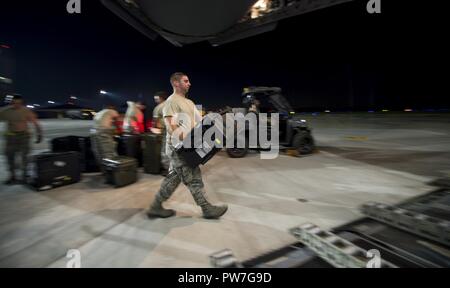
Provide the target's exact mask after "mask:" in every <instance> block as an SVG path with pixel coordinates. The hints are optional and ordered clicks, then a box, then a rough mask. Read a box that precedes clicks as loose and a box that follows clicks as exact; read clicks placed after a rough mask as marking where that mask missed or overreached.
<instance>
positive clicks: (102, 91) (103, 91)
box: [100, 90, 108, 94]
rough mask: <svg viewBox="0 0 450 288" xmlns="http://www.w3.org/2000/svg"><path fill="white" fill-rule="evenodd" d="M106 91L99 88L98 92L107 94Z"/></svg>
mask: <svg viewBox="0 0 450 288" xmlns="http://www.w3.org/2000/svg"><path fill="white" fill-rule="evenodd" d="M107 93H108V92H106V91H105V90H100V94H107Z"/></svg>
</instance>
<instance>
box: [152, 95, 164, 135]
mask: <svg viewBox="0 0 450 288" xmlns="http://www.w3.org/2000/svg"><path fill="white" fill-rule="evenodd" d="M164 104H166V101H164V102H162V103H159V104H158V105H156V107H155V109H153V119H155V120H156V121H158V122H159V125H160V127H161V129H165V127H166V126H165V124H164V114H163V108H164ZM155 127H157V126H156V124H155Z"/></svg>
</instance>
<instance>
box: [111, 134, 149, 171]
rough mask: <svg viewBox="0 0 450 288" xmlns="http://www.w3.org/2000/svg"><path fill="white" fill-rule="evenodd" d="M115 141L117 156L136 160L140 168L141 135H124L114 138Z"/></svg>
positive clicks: (141, 162)
mask: <svg viewBox="0 0 450 288" xmlns="http://www.w3.org/2000/svg"><path fill="white" fill-rule="evenodd" d="M115 139H116V141H117V154H119V155H120V156H128V157H131V158H134V159H136V160H137V162H138V165H139V167H142V164H143V161H142V160H143V159H142V146H141V135H135V134H124V135H121V136H116V137H115Z"/></svg>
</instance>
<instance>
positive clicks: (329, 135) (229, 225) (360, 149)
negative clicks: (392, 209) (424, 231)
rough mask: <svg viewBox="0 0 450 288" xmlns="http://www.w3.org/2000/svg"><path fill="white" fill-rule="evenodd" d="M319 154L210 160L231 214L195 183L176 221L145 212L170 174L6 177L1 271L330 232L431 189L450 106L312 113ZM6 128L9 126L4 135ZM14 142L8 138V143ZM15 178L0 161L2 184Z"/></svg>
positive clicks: (160, 255)
mask: <svg viewBox="0 0 450 288" xmlns="http://www.w3.org/2000/svg"><path fill="white" fill-rule="evenodd" d="M304 118H305V119H306V120H307V121H309V123H310V126H311V127H312V128H313V135H314V137H315V139H316V142H317V146H318V152H317V153H315V154H312V155H310V156H305V157H292V156H287V155H285V154H283V153H281V154H280V156H279V157H278V158H276V159H273V160H261V159H260V157H259V156H260V155H259V153H258V152H251V153H249V155H248V156H247V157H245V158H241V159H231V158H229V157H228V156H227V155H226V153H225V152H220V153H219V154H218V155H216V156H215V157H214V158H213V159H212V160H211V161H210V162H208V163H207V165H205V166H203V167H202V168H201V169H202V172H203V179H204V182H205V189H206V191H207V195H208V197H209V199H210V200H211V201H212V202H213V203H226V204H228V205H229V211H228V212H227V213H226V214H225V215H224V216H223V217H222V218H221V219H220V220H205V219H203V218H201V210H200V208H199V207H197V206H196V205H195V203H194V201H193V199H192V196H191V195H190V193H189V191H188V190H187V189H186V187H184V186H182V185H180V187H179V188H178V190H177V191H176V192H175V194H174V195H173V197H172V198H171V199H170V200H169V201H168V202H167V203H166V204H165V206H166V207H167V208H172V209H175V210H176V211H177V215H176V217H172V218H169V219H152V220H150V219H147V217H146V216H145V210H146V209H147V207H148V205H149V203H150V202H151V201H152V200H153V197H154V196H155V193H156V192H157V191H158V189H159V186H160V184H161V181H162V179H163V177H162V176H158V175H149V174H144V173H140V175H139V181H138V182H137V183H135V184H133V185H130V186H127V187H123V188H119V189H114V188H111V187H110V186H108V185H106V184H103V179H102V177H101V175H100V174H99V173H91V174H84V175H83V179H82V181H81V182H79V183H76V184H73V185H70V186H65V187H60V188H57V189H53V190H48V191H44V192H36V191H32V190H30V189H29V188H27V187H24V186H20V185H14V186H5V185H3V184H0V185H1V186H0V267H61V268H62V267H66V264H67V263H68V261H69V260H70V259H69V258H67V257H66V256H67V252H68V250H70V249H78V250H79V251H80V253H81V266H82V267H210V264H209V258H208V256H209V255H210V254H211V253H214V252H217V251H219V250H222V249H224V248H229V249H232V250H233V252H234V254H235V256H236V258H238V259H239V260H246V259H248V258H251V257H254V256H257V255H260V254H262V253H266V252H268V251H270V250H272V249H276V248H279V247H282V246H283V245H287V244H289V243H292V242H295V238H294V237H293V236H291V235H290V234H289V232H288V229H289V228H292V227H294V226H297V225H300V224H302V223H305V222H312V223H315V224H317V225H319V226H320V227H322V228H325V229H330V228H333V227H335V226H338V225H341V224H344V223H347V222H349V221H352V220H355V219H357V218H359V217H361V216H362V215H361V214H360V212H359V211H358V207H359V206H360V205H361V204H363V203H365V202H367V201H377V202H383V203H387V204H395V203H398V202H401V201H403V200H405V199H408V198H411V197H414V196H417V195H421V194H424V193H427V192H428V191H430V190H431V189H432V187H430V186H429V185H427V183H429V182H430V181H432V180H434V179H436V178H441V177H448V176H449V175H450V125H449V124H450V114H437V113H428V114H420V113H354V114H328V113H327V114H320V115H317V116H313V115H311V114H305V115H304ZM42 124H43V127H44V131H45V139H44V142H43V143H41V144H39V145H34V150H33V153H39V152H42V151H45V150H47V149H49V140H50V139H52V138H54V137H57V136H64V135H80V136H83V135H88V133H89V128H90V125H91V124H92V123H91V121H82V120H43V121H42ZM3 130H4V128H2V130H1V131H3ZM0 144H1V146H2V147H3V139H2V140H1V143H0ZM6 178H7V174H6V163H5V158H4V157H1V158H0V180H2V181H3V180H4V179H6Z"/></svg>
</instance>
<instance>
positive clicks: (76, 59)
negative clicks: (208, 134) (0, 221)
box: [0, 0, 450, 111]
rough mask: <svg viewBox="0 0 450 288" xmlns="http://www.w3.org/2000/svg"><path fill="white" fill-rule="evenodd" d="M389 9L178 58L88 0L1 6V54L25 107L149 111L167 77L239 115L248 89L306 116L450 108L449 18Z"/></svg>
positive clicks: (285, 27) (190, 50) (346, 11)
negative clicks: (112, 105)
mask: <svg viewBox="0 0 450 288" xmlns="http://www.w3.org/2000/svg"><path fill="white" fill-rule="evenodd" d="M8 2H14V3H8ZM390 2H393V1H386V0H382V9H383V10H382V13H381V14H379V15H370V14H368V13H367V12H366V10H365V4H366V3H367V1H356V2H355V3H350V4H343V5H338V6H336V7H332V8H327V9H325V10H321V11H317V12H313V13H309V14H305V15H300V16H297V17H294V18H290V19H287V20H283V21H282V22H280V24H279V26H278V28H277V30H275V31H274V32H269V33H266V34H263V35H259V36H255V37H253V38H248V39H245V40H240V41H238V42H234V43H230V44H225V45H224V46H220V47H212V46H210V45H209V44H208V43H200V44H194V45H189V46H184V47H182V48H179V47H174V46H172V45H171V44H170V43H169V42H167V41H166V40H164V39H162V38H159V39H158V40H157V41H152V40H150V39H148V38H146V37H145V36H143V35H141V34H140V33H139V32H137V31H136V30H134V29H133V28H132V27H131V26H129V25H128V24H126V23H125V22H123V21H122V20H121V19H119V18H118V17H116V16H115V15H114V14H112V13H111V12H110V11H109V10H108V9H107V8H106V7H104V6H103V5H102V4H101V3H100V2H99V1H96V0H82V13H81V14H73V15H70V14H68V13H67V12H66V3H67V0H46V1H3V2H2V4H1V9H0V16H1V17H0V44H7V45H9V46H10V47H11V48H10V49H11V52H12V53H13V54H14V58H15V59H16V65H15V66H16V67H15V71H14V73H13V76H12V77H13V78H14V80H15V87H14V88H15V90H16V91H17V92H18V93H20V94H22V95H23V96H24V97H25V98H26V100H27V102H29V103H31V102H32V103H44V102H46V101H47V100H54V101H58V102H65V101H66V100H67V99H68V97H69V96H70V95H74V96H77V97H78V98H80V99H81V100H80V102H79V104H80V105H85V106H91V107H95V108H99V107H100V106H101V105H102V103H105V102H106V101H108V99H105V98H102V97H101V96H100V95H99V93H98V91H99V90H100V89H103V90H106V91H111V92H113V93H114V95H115V96H116V97H117V98H115V100H116V101H117V103H119V102H121V103H124V102H125V101H126V100H135V99H144V100H147V101H148V102H149V103H151V104H152V105H153V103H152V100H153V97H152V95H153V93H154V92H156V91H158V90H169V91H170V90H171V88H170V85H169V81H168V78H169V76H170V74H171V73H173V72H175V71H183V72H186V73H187V74H188V75H189V77H190V79H191V83H192V85H193V86H192V88H191V93H190V97H191V98H192V99H193V100H194V102H196V103H197V104H203V105H204V106H206V107H208V108H220V107H223V106H225V105H229V106H237V105H239V103H240V93H241V91H242V88H243V87H245V86H249V85H252V86H257V85H261V86H279V87H281V88H282V89H283V90H284V92H285V95H286V96H287V98H288V99H289V100H290V102H292V104H293V106H294V107H296V108H297V109H299V110H300V111H301V110H305V111H306V110H311V109H367V108H374V109H403V108H409V107H411V108H422V109H425V108H449V106H450V105H449V100H448V94H449V93H448V88H447V83H448V82H449V81H448V78H449V77H448V76H449V73H448V70H449V62H450V61H449V56H448V51H450V50H449V45H448V44H447V43H445V42H446V39H445V38H446V37H447V36H448V31H447V30H446V28H445V27H448V25H444V22H446V20H445V18H444V17H442V16H443V15H442V16H441V15H440V14H443V13H444V12H445V11H439V10H432V9H431V7H422V6H420V7H419V6H414V5H413V4H411V3H414V2H413V1H396V2H397V4H399V2H400V3H402V2H403V4H404V3H410V6H413V7H408V6H407V5H406V4H405V5H403V6H402V5H400V6H397V7H393V6H389V5H392V3H390ZM422 5H424V4H423V2H422ZM103 97H106V96H103Z"/></svg>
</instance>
